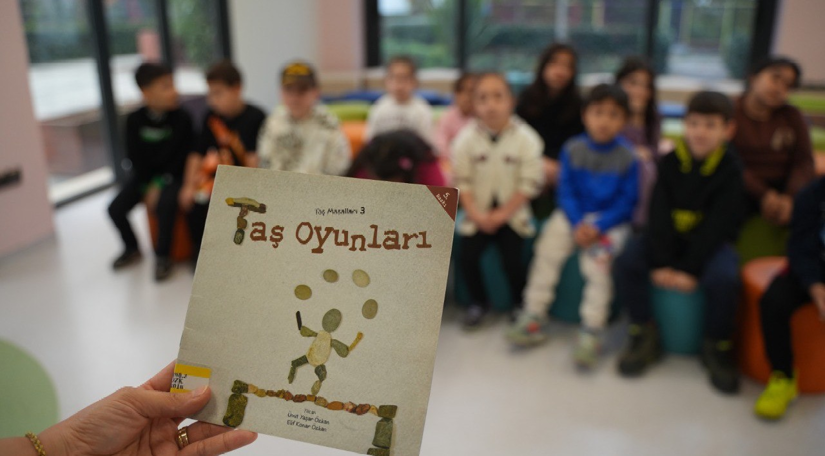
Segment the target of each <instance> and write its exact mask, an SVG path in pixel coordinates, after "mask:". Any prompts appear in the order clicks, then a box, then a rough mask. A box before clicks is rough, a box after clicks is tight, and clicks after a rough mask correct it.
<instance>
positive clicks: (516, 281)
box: [461, 225, 527, 309]
mask: <svg viewBox="0 0 825 456" xmlns="http://www.w3.org/2000/svg"><path fill="white" fill-rule="evenodd" d="M462 242H463V245H462V249H461V267H462V269H463V270H464V278H465V279H466V281H467V288H469V291H470V297H471V298H472V300H473V304H476V305H480V306H483V307H485V308H487V309H489V308H490V301H489V299H488V298H487V292H486V291H485V289H484V277H483V275H482V273H481V255H482V254H483V253H484V251H485V250H486V249H487V247H489V246H490V244H495V245H496V246H498V250H499V252H500V253H501V256H502V258H503V261H504V265H503V266H504V272H505V274H507V280H508V281H509V283H510V294H511V299H512V302H513V304H514V305H515V306H516V307H520V306H521V294H522V291H524V285H525V284H526V282H527V268H526V266H525V265H524V261H523V260H522V251H523V249H524V239H522V238H521V236H519V235H518V234H516V232H515V231H513V229H512V228H510V227H509V226H508V225H504V226H503V227H501V228H500V229H499V230H498V231H497V232H496V233H495V234H484V233H482V232H480V231H479V232H478V233H476V234H475V235H473V236H469V237H465V238H464V239H463V241H462Z"/></svg>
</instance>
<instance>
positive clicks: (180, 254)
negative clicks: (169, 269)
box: [146, 210, 192, 262]
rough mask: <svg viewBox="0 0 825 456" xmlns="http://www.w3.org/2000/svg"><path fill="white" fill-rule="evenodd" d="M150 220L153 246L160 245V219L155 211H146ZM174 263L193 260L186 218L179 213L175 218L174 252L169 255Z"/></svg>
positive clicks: (173, 233)
mask: <svg viewBox="0 0 825 456" xmlns="http://www.w3.org/2000/svg"><path fill="white" fill-rule="evenodd" d="M146 215H147V216H148V218H149V233H150V234H151V235H152V246H153V247H156V246H157V245H158V218H157V217H156V216H155V213H154V212H153V211H149V210H147V211H146ZM169 256H170V257H171V258H172V261H177V262H183V261H189V260H190V259H191V258H192V238H191V237H190V235H189V227H188V225H187V224H186V216H185V215H184V214H183V212H178V215H177V216H176V217H175V228H174V231H173V232H172V251H171V252H170V253H169Z"/></svg>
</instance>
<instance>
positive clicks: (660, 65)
mask: <svg viewBox="0 0 825 456" xmlns="http://www.w3.org/2000/svg"><path fill="white" fill-rule="evenodd" d="M365 1H366V2H367V12H368V16H369V15H375V14H377V17H373V16H370V17H368V20H367V22H368V25H369V24H372V23H373V22H376V23H378V24H380V39H379V40H378V48H380V55H381V57H382V58H383V59H384V61H386V58H387V56H390V55H393V54H398V53H405V54H410V55H413V56H414V57H416V58H417V59H418V60H419V62H421V66H422V67H425V68H426V67H449V68H456V67H461V68H466V69H469V70H474V71H490V70H495V71H503V72H505V73H507V75H508V78H509V79H510V80H511V81H512V82H515V83H517V84H518V83H519V82H523V80H525V79H529V78H531V76H530V74H531V73H532V72H533V70H534V65H535V64H536V60H537V58H538V56H539V54H540V53H541V50H542V49H544V48H545V47H546V46H548V45H549V44H550V43H552V42H554V41H566V42H569V43H571V44H573V45H574V46H575V47H576V49H577V50H578V52H579V57H580V60H579V67H580V72H581V73H583V74H588V73H591V74H592V73H612V72H613V71H615V70H616V68H617V66H618V65H619V64H620V62H621V60H622V59H623V58H624V57H626V56H628V55H645V56H647V58H648V59H649V60H650V61H651V62H652V63H653V64H654V66H655V67H656V69H657V71H658V72H659V73H660V74H672V75H678V76H688V77H693V78H701V79H725V78H733V79H741V78H742V77H743V76H744V73H745V68H746V66H747V65H748V63H749V61H750V59H751V57H753V56H755V55H756V54H760V53H765V52H768V49H767V48H766V49H762V47H764V46H761V47H760V45H759V44H757V43H755V41H754V37H760V38H761V37H763V36H769V35H770V34H771V33H772V28H770V27H768V26H767V25H765V24H763V25H761V26H760V27H761V28H760V29H759V30H757V28H756V26H757V15H758V14H761V15H762V16H765V17H772V16H773V15H774V14H775V8H776V2H775V1H773V0H365ZM371 5H372V6H371ZM375 5H377V6H375ZM372 8H375V11H377V13H371V12H370V11H374V10H373V9H372ZM759 11H761V13H759ZM459 18H461V19H462V20H461V21H459V20H457V19H459ZM371 19H376V20H375V21H372V20H371ZM375 27H376V28H373V29H372V32H371V33H372V34H371V35H368V36H377V35H378V31H379V30H378V28H377V27H378V26H375ZM765 27H768V28H767V29H764V28H765ZM763 29H764V30H763ZM762 41H765V40H762ZM769 41H770V40H767V41H766V42H769ZM367 46H368V50H367V51H368V56H369V55H373V54H370V48H369V46H371V44H370V43H368V44H367ZM753 47H756V49H755V51H756V52H755V53H754V52H753V51H754V49H752V48H753ZM378 63H379V62H377V59H370V64H372V65H376V64H378Z"/></svg>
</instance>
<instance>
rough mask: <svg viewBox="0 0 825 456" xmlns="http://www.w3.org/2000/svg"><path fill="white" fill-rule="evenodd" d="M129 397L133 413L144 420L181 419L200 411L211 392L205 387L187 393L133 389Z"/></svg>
mask: <svg viewBox="0 0 825 456" xmlns="http://www.w3.org/2000/svg"><path fill="white" fill-rule="evenodd" d="M130 396H131V397H130V402H131V403H132V405H133V407H134V408H135V411H137V412H138V413H140V414H141V415H143V416H145V417H146V418H182V417H187V416H190V415H193V414H194V413H196V412H198V411H199V410H200V409H202V408H203V407H204V406H205V405H206V403H207V402H209V397H210V396H211V392H210V391H209V387H207V386H201V387H200V388H198V389H196V390H194V391H192V392H189V393H167V392H163V391H151V390H143V389H135V390H132V391H131V394H130Z"/></svg>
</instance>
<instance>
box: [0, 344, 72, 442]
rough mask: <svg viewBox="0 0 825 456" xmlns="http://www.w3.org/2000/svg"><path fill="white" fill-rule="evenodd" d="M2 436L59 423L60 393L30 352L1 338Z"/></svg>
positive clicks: (20, 434)
mask: <svg viewBox="0 0 825 456" xmlns="http://www.w3.org/2000/svg"><path fill="white" fill-rule="evenodd" d="M0 372H2V373H3V374H2V375H0V410H2V411H3V412H2V413H0V439H2V438H6V437H19V436H22V435H23V434H25V433H26V432H29V431H32V432H35V433H39V432H41V431H42V430H44V429H46V428H47V427H50V426H52V425H54V424H55V423H57V419H58V406H57V393H56V391H55V388H54V383H53V382H52V380H51V377H49V374H48V372H46V370H45V369H44V368H43V366H42V365H41V364H40V363H39V362H37V360H35V359H34V358H33V357H32V356H31V355H30V354H28V353H26V352H25V351H23V350H21V349H20V348H18V347H16V346H15V345H12V344H11V343H8V342H5V341H2V340H0Z"/></svg>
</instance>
